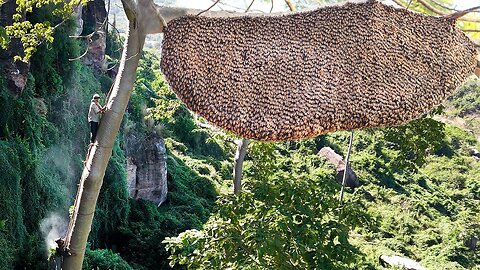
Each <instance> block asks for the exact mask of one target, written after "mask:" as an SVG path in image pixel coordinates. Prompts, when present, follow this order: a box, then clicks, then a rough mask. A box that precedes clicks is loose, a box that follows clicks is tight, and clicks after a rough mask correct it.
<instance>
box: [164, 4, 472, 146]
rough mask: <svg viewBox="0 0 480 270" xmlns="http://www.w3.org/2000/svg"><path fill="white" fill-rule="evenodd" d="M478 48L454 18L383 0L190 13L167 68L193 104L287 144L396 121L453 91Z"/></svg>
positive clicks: (221, 121)
mask: <svg viewBox="0 0 480 270" xmlns="http://www.w3.org/2000/svg"><path fill="white" fill-rule="evenodd" d="M476 61H477V60H476V49H475V45H474V44H473V42H471V41H470V40H469V39H468V37H467V36H465V34H464V33H463V32H462V31H461V30H459V29H458V28H456V27H455V25H454V23H453V22H452V21H449V20H448V19H446V18H438V17H432V16H425V15H421V14H417V13H413V12H410V11H407V10H405V9H397V8H394V7H391V6H386V5H383V4H381V3H379V2H376V1H368V2H365V3H359V4H354V3H347V4H345V5H342V6H330V7H324V8H320V9H317V10H313V11H308V12H300V13H293V14H288V15H277V16H242V17H228V18H227V17H225V18H210V17H205V16H192V15H189V16H184V17H180V18H177V19H174V20H172V21H170V22H169V23H168V25H167V28H166V31H165V33H164V41H163V49H162V59H161V68H162V70H163V72H164V74H165V77H166V79H167V81H168V84H169V85H170V87H171V88H172V90H173V91H174V92H175V93H176V94H177V95H178V97H179V98H180V99H181V100H182V101H183V102H184V103H185V104H186V105H187V107H188V108H189V109H190V110H192V111H194V112H196V113H198V114H199V115H201V116H203V117H204V118H205V119H206V120H208V121H210V122H211V123H213V124H215V125H217V126H219V127H221V128H224V129H226V130H229V131H231V132H233V133H235V134H237V135H239V136H241V137H244V138H252V139H256V140H261V141H283V140H295V139H301V138H309V137H314V136H317V135H320V134H324V133H327V132H332V131H337V130H352V129H359V128H375V127H384V126H395V125H401V124H404V123H406V122H408V121H410V120H413V119H415V118H417V117H419V116H421V115H422V114H424V113H426V112H428V111H429V110H431V109H432V108H433V107H434V106H436V105H438V104H440V103H441V102H442V101H443V100H444V99H445V98H446V97H447V96H449V95H450V94H452V93H453V92H454V91H455V89H456V88H457V87H458V86H459V85H461V84H462V83H463V82H464V81H465V80H466V79H467V78H468V77H469V75H471V74H473V72H474V70H475V67H476V64H477V63H476Z"/></svg>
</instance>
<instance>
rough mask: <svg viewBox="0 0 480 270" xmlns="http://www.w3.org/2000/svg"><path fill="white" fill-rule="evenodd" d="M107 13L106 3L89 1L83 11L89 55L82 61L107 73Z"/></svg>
mask: <svg viewBox="0 0 480 270" xmlns="http://www.w3.org/2000/svg"><path fill="white" fill-rule="evenodd" d="M106 18H107V11H106V8H105V1H103V0H93V1H89V2H88V3H87V4H86V5H85V6H84V7H83V10H82V21H83V33H82V34H83V35H91V36H90V37H89V38H88V53H87V54H86V55H85V56H84V57H83V58H82V61H83V62H84V63H85V64H86V65H88V66H90V67H92V68H94V69H95V70H97V71H100V72H104V71H106V63H105V49H106V48H107V35H106V33H107V31H108V29H107V23H106Z"/></svg>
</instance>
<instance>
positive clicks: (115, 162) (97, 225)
mask: <svg viewBox="0 0 480 270" xmlns="http://www.w3.org/2000/svg"><path fill="white" fill-rule="evenodd" d="M112 151H113V152H112V157H111V158H110V161H109V163H108V166H107V170H106V172H105V176H104V178H103V185H102V188H101V190H100V195H99V198H98V202H97V206H96V209H95V222H94V223H93V224H92V231H91V233H90V236H89V239H90V241H89V242H90V243H91V244H92V247H96V248H98V247H103V245H104V243H106V242H108V241H109V239H108V238H109V235H111V234H112V233H113V232H114V231H116V230H117V228H118V227H120V226H124V225H125V224H126V223H127V217H128V214H129V212H130V205H129V202H128V192H127V181H126V178H127V172H126V169H125V163H124V161H125V155H124V154H123V151H122V150H121V149H120V146H119V142H118V140H117V141H116V143H115V145H114V147H113V150H112Z"/></svg>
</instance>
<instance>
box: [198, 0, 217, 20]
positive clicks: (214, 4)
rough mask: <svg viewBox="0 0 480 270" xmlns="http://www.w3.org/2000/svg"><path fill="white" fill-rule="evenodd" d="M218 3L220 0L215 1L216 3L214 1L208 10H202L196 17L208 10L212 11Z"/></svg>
mask: <svg viewBox="0 0 480 270" xmlns="http://www.w3.org/2000/svg"><path fill="white" fill-rule="evenodd" d="M218 2H220V0H217V1H215V3H213V5H211V6H210V7H209V8H207V9H205V10H203V11H201V12H199V13H198V14H197V16H200V15H201V14H203V13H205V12H207V11H209V10H210V9H212V8H213V7H214V6H216V5H217V4H218Z"/></svg>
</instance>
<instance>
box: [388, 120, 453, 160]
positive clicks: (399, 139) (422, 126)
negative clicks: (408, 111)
mask: <svg viewBox="0 0 480 270" xmlns="http://www.w3.org/2000/svg"><path fill="white" fill-rule="evenodd" d="M444 126H445V125H444V124H443V123H442V122H439V121H436V120H434V119H432V118H429V117H423V118H420V119H417V120H414V121H412V122H410V123H408V124H406V125H403V126H400V127H392V128H386V129H384V130H383V133H384V139H385V140H386V141H387V142H388V145H387V147H388V148H390V149H395V150H398V151H399V154H400V156H399V157H398V158H399V159H400V160H402V161H404V162H405V164H403V166H402V167H409V168H412V169H413V168H414V166H422V165H423V164H424V163H425V158H426V157H427V156H428V154H430V153H437V152H440V150H441V149H442V148H446V147H448V146H445V131H444V129H445V127H444ZM443 151H444V152H446V153H447V154H448V152H449V151H448V149H444V150H443ZM408 162H411V164H408Z"/></svg>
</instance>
